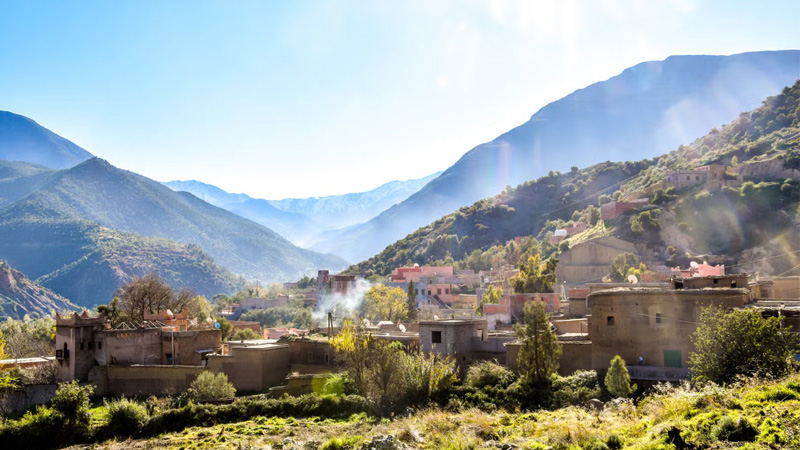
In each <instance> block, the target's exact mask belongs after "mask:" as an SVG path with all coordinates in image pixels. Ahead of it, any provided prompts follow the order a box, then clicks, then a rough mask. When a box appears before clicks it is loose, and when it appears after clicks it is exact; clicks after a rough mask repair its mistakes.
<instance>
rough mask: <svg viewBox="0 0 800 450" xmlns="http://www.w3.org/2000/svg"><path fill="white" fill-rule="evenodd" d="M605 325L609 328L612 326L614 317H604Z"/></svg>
mask: <svg viewBox="0 0 800 450" xmlns="http://www.w3.org/2000/svg"><path fill="white" fill-rule="evenodd" d="M606 325H608V326H609V327H613V326H614V316H608V317H606Z"/></svg>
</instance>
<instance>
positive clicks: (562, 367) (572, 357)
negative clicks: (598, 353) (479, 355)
mask: <svg viewBox="0 0 800 450" xmlns="http://www.w3.org/2000/svg"><path fill="white" fill-rule="evenodd" d="M521 347H522V346H521V345H520V343H519V342H512V343H509V344H506V366H507V367H508V369H509V370H512V371H514V372H518V371H519V364H518V361H517V358H519V350H520V348H521ZM591 364H592V343H591V342H589V341H575V342H570V341H565V342H561V356H560V357H559V359H558V374H559V375H561V376H567V375H572V374H573V373H574V372H575V371H576V370H589V368H590V367H591Z"/></svg>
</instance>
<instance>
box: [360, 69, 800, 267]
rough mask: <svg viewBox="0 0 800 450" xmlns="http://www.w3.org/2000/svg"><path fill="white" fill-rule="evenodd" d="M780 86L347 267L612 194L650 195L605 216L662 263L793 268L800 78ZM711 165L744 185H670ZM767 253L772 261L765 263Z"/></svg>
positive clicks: (576, 210) (514, 225)
mask: <svg viewBox="0 0 800 450" xmlns="http://www.w3.org/2000/svg"><path fill="white" fill-rule="evenodd" d="M776 92H781V93H780V94H779V95H777V96H774V97H770V98H768V99H767V100H766V101H764V102H763V104H762V106H761V107H759V108H757V109H755V110H753V111H752V112H749V113H742V114H740V115H739V117H738V118H737V119H735V120H734V121H733V122H731V123H730V124H728V125H726V126H724V127H722V128H720V129H717V128H714V129H712V130H711V131H710V132H709V133H708V134H706V135H705V136H704V137H702V138H699V139H697V140H695V141H694V142H692V143H691V144H689V145H685V146H683V145H681V146H680V147H679V148H678V149H677V150H674V151H672V152H670V153H668V154H666V155H662V156H659V157H656V158H653V159H650V160H642V161H638V162H625V163H610V162H607V163H601V164H597V165H594V166H590V167H588V168H586V169H582V170H576V171H574V172H572V171H570V172H568V173H563V174H562V173H557V172H554V173H551V174H549V175H547V176H544V177H541V178H539V179H538V180H536V181H530V182H526V183H523V184H521V185H519V186H517V187H516V188H513V189H510V190H506V191H504V192H503V193H501V194H500V195H497V196H495V197H490V198H487V199H484V200H481V201H479V202H477V203H475V204H473V205H472V206H469V207H464V208H461V209H459V210H458V211H456V212H455V213H452V214H448V215H446V216H444V217H442V218H441V219H439V220H437V221H435V222H433V223H431V224H429V225H427V226H425V227H422V228H420V229H418V230H416V231H415V232H414V233H412V234H410V235H408V236H407V237H406V238H404V239H401V240H399V241H397V242H395V243H393V244H391V245H390V246H388V247H387V248H386V249H385V250H383V251H382V252H381V253H379V254H378V255H376V256H375V257H373V258H370V259H368V260H366V261H364V262H362V263H360V264H358V265H357V266H353V267H352V268H351V269H350V270H351V271H353V272H360V273H362V274H371V273H377V274H381V275H385V274H387V273H388V272H389V271H390V270H391V269H392V268H394V267H397V266H400V265H408V264H413V263H419V264H427V263H431V262H433V261H436V260H441V259H443V258H445V257H446V256H447V255H451V256H452V257H453V258H454V259H456V260H459V259H462V258H463V257H464V256H465V255H467V254H469V253H470V252H472V251H474V250H476V249H477V250H486V249H487V248H489V247H490V246H492V245H493V244H495V243H505V242H506V241H507V240H509V239H512V238H513V237H515V236H527V235H534V236H538V237H540V238H544V237H546V236H547V233H548V232H551V231H553V230H555V229H556V228H558V227H560V226H563V225H565V224H566V222H567V221H568V220H570V219H571V218H573V217H581V218H585V217H589V216H590V214H588V209H587V208H589V207H590V205H598V200H599V197H600V196H602V195H605V196H608V197H609V198H606V199H604V200H603V201H610V200H611V197H612V196H614V197H617V198H619V199H622V200H625V199H635V198H648V199H650V200H651V205H648V206H646V207H644V208H642V209H641V210H639V211H634V213H633V214H630V215H624V216H622V217H621V218H619V219H617V220H615V221H608V222H607V223H606V224H605V225H606V231H605V232H607V233H613V234H616V235H617V236H619V237H621V238H623V239H627V240H630V241H634V242H638V243H644V244H646V245H648V246H649V247H650V248H651V249H652V250H653V251H654V252H658V254H659V258H661V261H662V262H669V263H673V264H676V263H686V262H687V261H688V257H690V256H697V255H705V256H706V257H708V258H712V259H713V260H716V261H719V262H726V263H727V264H728V265H733V264H739V263H747V264H743V265H741V266H739V268H738V269H737V270H750V271H755V270H761V271H765V272H770V273H775V274H779V273H783V272H786V271H787V270H789V269H792V268H793V267H794V266H795V265H798V264H800V259H798V257H800V254H798V253H797V251H798V250H800V218H799V216H798V200H800V182H799V181H798V180H799V179H800V170H798V169H800V83H795V84H794V85H793V86H791V87H787V88H784V89H783V90H782V91H781V90H780V89H778V90H777V91H776ZM710 164H717V165H727V166H731V165H733V166H735V167H732V168H729V169H728V173H727V175H726V176H727V177H728V178H730V179H732V180H735V179H736V178H737V176H738V175H739V174H740V175H741V176H742V177H743V180H742V181H743V182H744V183H743V184H741V186H728V187H723V188H721V189H707V188H706V186H705V185H704V184H697V185H694V186H688V187H684V188H683V189H674V188H672V189H670V188H669V185H666V184H664V179H665V176H666V174H667V173H669V172H671V171H675V170H692V169H694V168H697V167H700V166H705V165H710ZM734 184H736V183H734ZM617 191H618V193H617ZM642 213H646V215H647V216H648V217H655V218H656V224H657V226H656V227H655V228H654V229H645V230H643V231H634V228H636V227H632V223H633V222H634V221H637V220H639V221H641V220H642V219H644V218H645V216H642V215H641V214H642ZM567 242H568V244H569V240H567ZM668 246H671V247H672V249H671V250H670V251H667V249H668V248H669V247H668ZM791 252H794V253H791ZM687 255H688V256H687ZM766 257H775V258H772V259H768V260H762V258H766ZM786 273H789V272H786ZM792 273H793V272H792Z"/></svg>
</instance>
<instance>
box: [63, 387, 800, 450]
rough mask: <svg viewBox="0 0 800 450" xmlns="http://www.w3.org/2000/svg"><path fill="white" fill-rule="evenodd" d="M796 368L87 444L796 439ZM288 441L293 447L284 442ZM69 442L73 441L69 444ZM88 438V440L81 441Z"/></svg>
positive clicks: (663, 443) (799, 398) (750, 443)
mask: <svg viewBox="0 0 800 450" xmlns="http://www.w3.org/2000/svg"><path fill="white" fill-rule="evenodd" d="M798 390H800V375H793V376H791V377H789V378H787V379H784V380H779V381H775V380H773V381H754V380H750V381H746V382H742V383H740V384H738V385H735V386H732V387H728V388H722V387H719V386H708V387H704V388H700V389H696V388H691V387H690V386H688V385H681V386H677V387H667V386H659V387H657V388H656V389H655V391H654V392H653V393H652V394H651V395H649V396H647V397H645V398H644V399H643V400H641V401H640V402H639V404H634V403H633V402H632V401H630V400H617V401H615V402H609V403H608V404H607V405H606V407H605V408H604V409H603V410H601V411H589V410H586V409H583V408H579V407H568V408H562V409H558V410H553V411H547V410H540V411H536V412H532V413H519V412H506V411H495V412H485V411H481V410H478V409H467V410H463V411H458V412H452V411H446V410H443V409H440V408H429V409H422V410H418V411H415V412H414V413H412V414H409V415H407V416H404V417H397V418H394V419H392V420H389V419H383V420H380V419H376V418H373V417H369V416H367V415H366V414H363V413H362V414H354V415H352V416H350V417H349V418H344V419H321V418H316V417H312V418H302V419H301V418H293V417H256V418H254V419H253V420H248V421H244V422H237V423H229V424H220V425H213V426H207V427H191V428H187V429H185V430H183V431H181V432H176V433H166V434H163V435H161V436H158V437H154V438H150V439H139V440H125V441H107V442H102V443H99V444H96V445H93V446H92V448H96V449H109V450H110V449H114V450H117V449H123V448H125V449H127V448H132V449H151V448H152V449H162V448H163V449H181V450H189V449H206V448H222V449H239V448H266V449H269V448H274V449H278V448H314V449H325V450H346V449H360V448H362V446H363V445H364V444H365V443H367V442H369V441H370V440H371V439H372V438H373V437H374V436H378V435H383V436H386V435H393V436H394V437H395V438H396V439H397V440H399V441H401V442H402V443H403V444H405V445H406V446H407V447H408V448H419V449H481V448H487V449H488V448H497V447H496V445H497V444H501V446H502V444H514V445H516V446H518V448H521V449H553V450H568V449H569V450H581V449H583V450H590V449H591V450H603V449H606V448H609V449H612V450H613V449H620V448H621V449H641V450H645V449H662V450H672V449H678V448H680V446H676V445H675V444H676V443H678V444H680V442H679V441H682V442H683V443H685V445H686V446H687V448H689V447H691V448H696V449H704V448H709V449H710V448H716V449H734V448H740V449H749V450H754V449H765V450H766V449H775V448H795V449H800V395H798ZM293 446H294V447H293ZM76 448H77V447H76ZM84 448H88V447H84Z"/></svg>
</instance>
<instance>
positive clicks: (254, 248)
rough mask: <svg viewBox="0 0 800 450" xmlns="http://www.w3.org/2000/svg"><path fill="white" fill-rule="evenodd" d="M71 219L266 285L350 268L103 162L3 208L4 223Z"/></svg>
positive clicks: (56, 177)
mask: <svg viewBox="0 0 800 450" xmlns="http://www.w3.org/2000/svg"><path fill="white" fill-rule="evenodd" d="M69 220H87V221H91V222H95V223H97V224H100V225H102V226H104V227H108V228H113V229H117V230H120V231H126V232H131V233H136V234H139V235H142V236H151V237H161V238H166V239H171V240H175V241H179V242H183V243H187V244H196V245H199V246H200V247H201V248H202V249H203V250H204V251H205V252H207V253H208V254H209V255H210V256H211V257H212V258H214V260H215V261H217V262H218V263H220V264H221V265H223V266H225V267H226V268H228V269H229V270H231V271H232V272H234V273H238V274H243V275H245V276H247V277H250V278H253V279H259V280H261V281H266V282H271V281H283V280H291V279H297V278H299V277H300V276H302V275H303V274H306V273H311V272H313V271H315V270H316V269H317V268H320V267H328V268H330V269H337V268H339V267H342V265H343V262H342V260H340V259H339V258H336V257H334V256H330V255H321V254H318V253H315V252H312V251H308V250H303V249H300V248H298V247H296V246H294V245H292V244H291V243H290V242H288V241H287V240H286V239H284V238H282V237H281V236H279V235H277V234H276V233H275V232H273V231H272V230H269V229H267V228H265V227H263V226H261V225H259V224H257V223H255V222H252V221H250V220H248V219H244V218H242V217H240V216H238V215H236V214H233V213H231V212H229V211H226V210H224V209H221V208H218V207H216V206H212V205H210V204H208V203H206V202H204V201H202V200H200V199H198V198H197V197H195V196H193V195H191V194H189V193H185V192H174V191H172V190H171V189H169V188H167V187H166V186H163V185H162V184H160V183H158V182H156V181H153V180H150V179H149V178H146V177H143V176H141V175H137V174H135V173H132V172H128V171H125V170H121V169H118V168H116V167H114V166H112V165H111V164H109V163H108V162H106V161H104V160H101V159H99V158H92V159H90V160H87V161H85V162H83V163H81V164H79V165H77V166H75V167H72V168H70V169H67V170H62V171H59V172H57V173H54V174H52V175H51V176H50V177H49V178H48V180H47V181H46V182H45V183H44V184H43V185H42V186H41V187H39V188H38V189H36V190H35V191H34V192H32V193H31V194H29V195H27V196H26V197H25V198H23V199H21V200H19V201H17V202H15V203H14V204H11V205H9V206H7V207H5V208H4V209H2V210H0V224H1V223H15V222H20V221H22V222H49V221H55V222H59V221H69ZM2 255H3V253H2V251H0V257H2ZM26 272H29V271H26Z"/></svg>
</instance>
